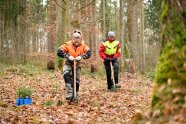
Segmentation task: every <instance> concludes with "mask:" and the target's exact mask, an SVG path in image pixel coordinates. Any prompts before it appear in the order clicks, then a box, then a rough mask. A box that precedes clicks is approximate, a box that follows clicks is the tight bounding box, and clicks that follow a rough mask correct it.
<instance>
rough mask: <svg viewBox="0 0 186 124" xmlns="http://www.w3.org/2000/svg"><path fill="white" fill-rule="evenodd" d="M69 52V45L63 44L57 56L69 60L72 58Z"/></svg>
mask: <svg viewBox="0 0 186 124" xmlns="http://www.w3.org/2000/svg"><path fill="white" fill-rule="evenodd" d="M67 52H68V48H67V44H63V45H61V46H60V47H59V48H58V49H57V55H58V56H59V57H62V58H68V57H69V56H70V55H69V54H68V53H67Z"/></svg>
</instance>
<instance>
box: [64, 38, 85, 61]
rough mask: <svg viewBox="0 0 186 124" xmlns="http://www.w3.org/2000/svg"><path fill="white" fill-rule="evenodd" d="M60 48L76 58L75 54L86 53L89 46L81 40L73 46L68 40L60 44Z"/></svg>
mask: <svg viewBox="0 0 186 124" xmlns="http://www.w3.org/2000/svg"><path fill="white" fill-rule="evenodd" d="M60 48H61V50H62V51H63V52H65V53H68V54H69V55H71V56H73V57H74V58H76V57H77V56H80V55H83V54H86V52H87V51H88V50H89V47H88V46H87V45H86V44H85V42H84V41H83V40H82V41H81V44H80V45H79V46H77V47H76V46H74V45H73V42H72V41H71V40H70V41H68V42H66V43H64V44H63V45H61V46H60Z"/></svg>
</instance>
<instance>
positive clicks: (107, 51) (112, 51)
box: [99, 31, 121, 91]
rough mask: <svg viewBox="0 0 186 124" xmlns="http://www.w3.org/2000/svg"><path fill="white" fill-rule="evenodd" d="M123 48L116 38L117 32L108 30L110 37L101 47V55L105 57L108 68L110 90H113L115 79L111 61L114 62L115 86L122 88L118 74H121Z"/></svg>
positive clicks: (108, 87)
mask: <svg viewBox="0 0 186 124" xmlns="http://www.w3.org/2000/svg"><path fill="white" fill-rule="evenodd" d="M120 52H121V48H120V42H119V41H117V40H115V33H114V32H113V31H110V32H108V37H107V40H106V41H103V42H102V43H101V45H100V47H99V55H100V57H101V58H102V59H103V63H104V66H105V70H106V77H107V89H108V90H109V91H112V90H113V88H114V87H113V80H112V79H111V73H112V72H111V67H110V62H112V65H113V68H114V69H113V70H114V81H115V84H116V85H115V87H116V88H120V87H121V86H120V85H119V84H118V74H119V61H118V58H119V56H120Z"/></svg>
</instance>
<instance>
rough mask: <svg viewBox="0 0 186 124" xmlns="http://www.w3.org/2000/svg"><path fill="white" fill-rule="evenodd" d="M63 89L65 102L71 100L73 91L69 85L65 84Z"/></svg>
mask: <svg viewBox="0 0 186 124" xmlns="http://www.w3.org/2000/svg"><path fill="white" fill-rule="evenodd" d="M65 87H66V90H67V96H66V100H72V99H73V89H72V86H71V84H69V83H65Z"/></svg>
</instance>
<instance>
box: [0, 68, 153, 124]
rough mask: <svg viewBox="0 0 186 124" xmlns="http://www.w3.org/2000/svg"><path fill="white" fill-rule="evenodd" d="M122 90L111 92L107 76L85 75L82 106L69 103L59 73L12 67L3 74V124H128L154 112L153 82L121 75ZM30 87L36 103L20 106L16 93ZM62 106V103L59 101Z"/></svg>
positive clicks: (0, 82)
mask: <svg viewBox="0 0 186 124" xmlns="http://www.w3.org/2000/svg"><path fill="white" fill-rule="evenodd" d="M120 85H121V86H122V87H121V89H119V90H117V91H115V92H109V91H107V89H106V80H105V77H103V76H91V75H81V84H80V92H79V102H78V104H69V103H68V102H65V95H66V90H65V87H64V80H63V78H62V75H61V74H60V72H59V71H53V72H52V71H47V70H42V71H39V72H37V73H36V72H35V70H34V69H32V70H29V71H28V70H25V69H24V68H22V69H19V68H11V69H6V70H3V71H2V70H1V72H0V123H1V124H7V123H16V124H22V123H36V124H37V123H45V124H49V123H58V124H61V123H62V124H92V123H93V124H123V123H124V124H125V123H129V122H130V121H131V119H132V118H133V117H134V116H135V114H136V113H138V112H141V113H145V112H147V111H148V110H149V109H150V104H151V103H150V101H151V98H150V96H151V91H152V82H151V81H150V80H149V79H147V78H144V77H142V76H139V75H132V74H129V73H125V74H120ZM21 86H29V87H31V88H32V89H33V90H34V92H33V94H32V99H33V103H32V104H31V105H27V106H19V107H17V106H16V98H17V96H16V91H17V89H18V88H19V87H21ZM59 100H60V101H62V104H58V101H59Z"/></svg>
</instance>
